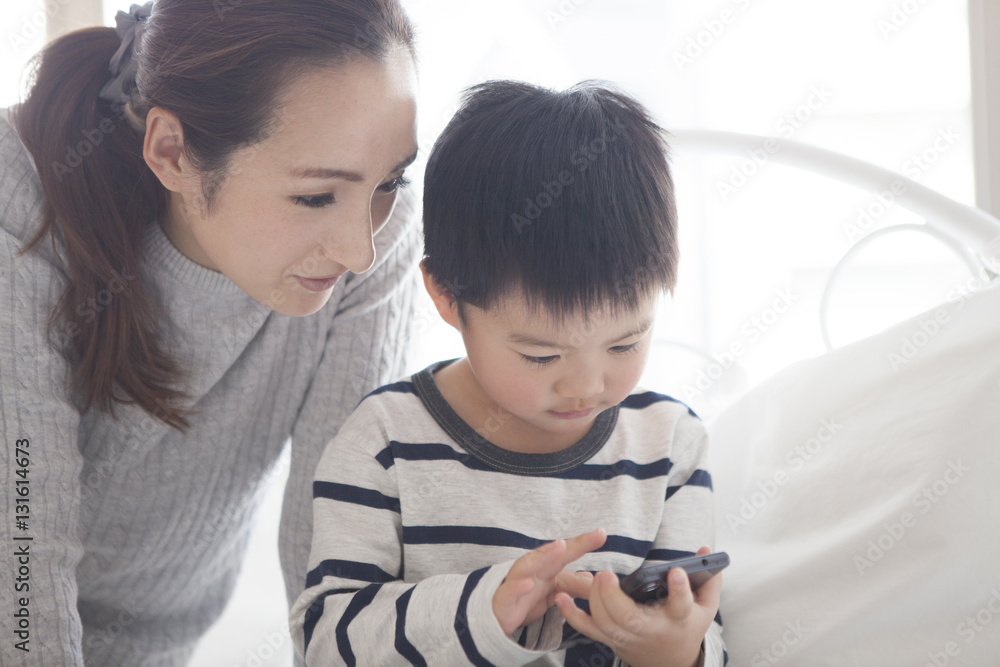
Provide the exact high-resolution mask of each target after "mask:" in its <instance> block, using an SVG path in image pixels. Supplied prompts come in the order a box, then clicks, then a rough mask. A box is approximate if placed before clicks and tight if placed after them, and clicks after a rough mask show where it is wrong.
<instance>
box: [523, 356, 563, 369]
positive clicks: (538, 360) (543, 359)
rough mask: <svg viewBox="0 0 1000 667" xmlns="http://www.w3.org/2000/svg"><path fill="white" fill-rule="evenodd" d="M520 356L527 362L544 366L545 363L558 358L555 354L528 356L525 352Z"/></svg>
mask: <svg viewBox="0 0 1000 667" xmlns="http://www.w3.org/2000/svg"><path fill="white" fill-rule="evenodd" d="M521 357H522V358H523V359H524V360H525V361H527V362H528V363H529V364H535V365H536V366H544V365H545V364H551V363H552V362H553V361H555V360H556V359H558V358H559V357H558V356H557V355H552V356H548V357H529V356H528V355H526V354H522V355H521Z"/></svg>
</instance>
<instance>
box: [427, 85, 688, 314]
mask: <svg viewBox="0 0 1000 667" xmlns="http://www.w3.org/2000/svg"><path fill="white" fill-rule="evenodd" d="M665 134H666V133H665V132H664V131H663V130H662V129H661V128H660V127H659V126H657V124H656V123H654V122H653V121H652V120H651V119H650V117H649V115H648V113H647V112H646V111H645V109H644V108H643V107H642V106H641V105H640V104H639V103H638V102H636V101H635V100H634V99H632V98H631V97H630V96H628V95H626V94H624V93H622V92H619V91H616V90H614V89H612V88H610V87H609V86H608V85H607V84H602V83H599V82H591V81H585V82H583V83H581V84H578V85H576V86H574V87H572V88H570V89H568V90H566V91H563V92H554V91H551V90H548V89H545V88H539V87H537V86H533V85H529V84H526V83H519V82H513V81H490V82H487V83H483V84H480V85H477V86H474V87H472V88H470V89H469V90H468V91H466V94H465V96H464V99H463V104H462V106H461V108H460V109H459V111H458V112H457V113H456V115H455V117H454V118H452V120H451V122H450V123H449V124H448V125H447V127H445V129H444V131H443V132H442V134H441V136H440V137H439V138H438V140H437V142H436V143H435V145H434V149H433V151H432V153H431V155H430V157H429V158H428V164H427V171H426V176H425V179H424V254H425V260H424V261H425V266H426V268H427V271H428V272H429V273H430V274H431V275H432V276H434V278H435V279H436V280H437V281H438V282H439V283H440V284H441V285H442V286H444V287H445V288H447V289H448V290H449V291H450V292H451V293H452V296H453V297H454V298H455V299H457V301H458V303H459V305H462V304H465V303H468V304H471V305H473V306H476V307H479V308H489V307H490V306H492V305H495V304H496V302H497V300H498V299H500V298H501V297H503V296H505V295H507V294H510V293H512V292H513V291H515V290H521V291H522V293H523V294H524V297H525V299H526V300H527V302H528V305H529V307H533V308H534V307H537V306H543V307H544V308H545V309H547V310H548V311H550V312H551V313H553V314H555V315H564V314H568V313H570V312H584V313H586V312H587V311H589V310H590V309H592V308H594V307H606V306H610V307H611V308H612V309H613V310H629V309H632V308H634V307H636V306H637V305H638V304H639V302H640V300H641V299H642V298H643V297H645V296H646V295H649V294H651V293H655V292H657V291H660V290H665V291H672V289H673V286H674V283H675V281H676V276H677V258H678V253H677V239H676V219H677V214H676V206H675V203H674V188H673V181H672V179H671V176H670V168H669V165H668V162H667V145H666V140H665ZM459 312H460V313H461V310H460V311H459Z"/></svg>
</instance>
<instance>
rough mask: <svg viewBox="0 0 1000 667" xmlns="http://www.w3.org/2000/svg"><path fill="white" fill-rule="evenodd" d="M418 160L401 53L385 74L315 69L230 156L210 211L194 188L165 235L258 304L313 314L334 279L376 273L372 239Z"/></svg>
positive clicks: (406, 59)
mask: <svg viewBox="0 0 1000 667" xmlns="http://www.w3.org/2000/svg"><path fill="white" fill-rule="evenodd" d="M416 150H417V140H416V76H415V72H414V66H413V60H412V58H411V57H410V55H409V52H408V51H407V50H406V49H403V48H400V49H397V50H396V51H395V52H394V53H393V54H392V55H390V56H389V57H388V58H387V59H386V60H385V62H382V63H375V62H372V61H369V60H367V59H362V58H359V59H355V60H353V61H350V62H348V63H347V64H343V65H339V66H336V67H331V68H321V69H314V70H312V71H309V72H306V73H304V74H302V75H300V76H299V77H298V78H297V79H296V80H294V81H293V82H290V84H289V86H288V88H287V89H286V91H285V92H284V94H283V96H282V97H281V99H280V103H279V111H278V114H277V120H276V124H275V129H274V131H273V132H272V133H271V134H270V135H269V136H268V138H267V139H265V140H264V141H262V142H260V143H257V144H255V145H252V146H249V147H245V148H242V149H240V150H238V151H237V152H235V153H234V154H233V157H232V161H231V163H230V167H229V170H228V172H227V174H226V178H225V180H224V181H223V182H222V184H221V186H220V187H219V189H218V190H217V191H216V193H215V199H214V201H213V203H212V208H211V211H210V212H209V211H207V210H206V209H205V206H204V199H203V197H202V195H201V192H202V190H201V182H200V178H197V179H196V178H191V179H189V180H188V181H186V182H185V185H184V187H183V188H181V191H180V192H177V191H174V192H172V193H171V196H170V210H169V215H168V217H167V221H166V224H164V231H165V232H166V234H167V236H168V237H169V238H170V240H171V241H172V242H173V243H174V245H176V246H177V248H178V249H179V250H180V251H181V252H182V253H184V254H185V255H186V256H188V257H189V258H191V259H192V260H193V261H195V262H197V263H199V264H201V265H203V266H206V267H208V268H210V269H214V270H216V271H220V272H222V273H223V274H225V275H226V276H227V277H228V278H229V279H230V280H232V281H233V282H234V283H236V284H237V285H238V286H239V287H240V288H242V289H243V290H244V291H245V292H246V293H247V294H249V295H250V296H252V297H253V298H254V299H256V300H257V301H259V302H261V303H263V304H264V305H266V306H268V307H270V308H273V309H274V310H276V311H278V312H280V313H284V314H286V315H295V316H302V315H309V314H311V313H314V312H316V311H317V310H319V309H320V308H321V307H322V306H323V305H324V304H325V303H326V302H327V300H328V299H329V298H330V293H331V292H332V290H333V286H334V284H335V283H336V282H337V280H338V279H339V278H340V276H341V275H343V274H344V273H346V272H347V271H353V272H355V273H360V272H362V271H366V270H367V269H369V268H370V267H371V266H372V264H373V262H374V261H375V250H374V244H373V240H372V237H373V236H374V234H375V233H376V232H377V231H378V230H379V228H381V227H382V225H384V224H385V222H386V220H388V218H389V215H390V214H391V213H392V209H393V205H394V204H395V201H396V196H397V191H398V189H399V188H400V186H401V185H405V179H403V171H404V169H405V168H406V167H407V166H408V165H409V164H410V163H411V162H412V161H413V159H414V157H415V155H416ZM189 168H190V166H189ZM171 189H173V188H171Z"/></svg>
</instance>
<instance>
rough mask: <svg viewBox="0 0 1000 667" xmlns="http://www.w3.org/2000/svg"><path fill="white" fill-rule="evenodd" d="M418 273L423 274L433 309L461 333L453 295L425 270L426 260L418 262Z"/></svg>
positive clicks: (456, 303) (456, 305)
mask: <svg viewBox="0 0 1000 667" xmlns="http://www.w3.org/2000/svg"><path fill="white" fill-rule="evenodd" d="M420 272H421V273H423V274H424V287H425V288H427V293H428V294H430V296H431V301H433V302H434V307H435V308H437V311H438V314H439V315H440V316H441V319H443V320H444V321H445V322H447V323H448V324H450V325H451V326H453V327H455V328H456V329H458V330H459V331H461V330H462V328H461V327H460V326H459V325H460V324H461V320H460V319H459V316H458V300H457V299H455V295H454V294H452V293H451V291H450V290H449V289H448V288H447V287H444V286H443V285H441V283H439V282H438V281H437V279H436V278H435V277H434V276H433V275H431V273H430V272H429V271H428V270H427V260H426V259H422V260H420Z"/></svg>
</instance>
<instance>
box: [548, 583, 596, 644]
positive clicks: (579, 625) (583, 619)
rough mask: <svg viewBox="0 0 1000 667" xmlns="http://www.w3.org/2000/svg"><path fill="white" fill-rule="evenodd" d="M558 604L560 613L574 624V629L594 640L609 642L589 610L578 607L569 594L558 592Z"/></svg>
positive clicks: (568, 621)
mask: <svg viewBox="0 0 1000 667" xmlns="http://www.w3.org/2000/svg"><path fill="white" fill-rule="evenodd" d="M556 606H557V607H558V608H559V613H560V614H562V616H563V618H565V619H566V622H567V623H569V624H570V625H571V626H573V629H575V630H576V631H578V632H581V633H583V634H585V635H587V636H588V637H590V638H591V639H593V640H596V641H599V642H603V643H605V644H608V643H609V640H608V637H607V636H606V635H605V634H604V633H603V632H601V629H600V628H599V627H597V624H596V623H595V622H594V619H593V618H591V617H590V615H589V614H587V612H585V611H584V610H582V609H580V608H579V607H577V606H576V603H575V602H573V600H572V599H571V598H570V596H569V595H566V594H565V593H557V594H556Z"/></svg>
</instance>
